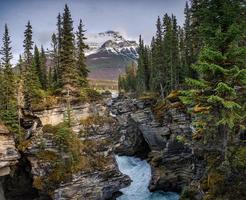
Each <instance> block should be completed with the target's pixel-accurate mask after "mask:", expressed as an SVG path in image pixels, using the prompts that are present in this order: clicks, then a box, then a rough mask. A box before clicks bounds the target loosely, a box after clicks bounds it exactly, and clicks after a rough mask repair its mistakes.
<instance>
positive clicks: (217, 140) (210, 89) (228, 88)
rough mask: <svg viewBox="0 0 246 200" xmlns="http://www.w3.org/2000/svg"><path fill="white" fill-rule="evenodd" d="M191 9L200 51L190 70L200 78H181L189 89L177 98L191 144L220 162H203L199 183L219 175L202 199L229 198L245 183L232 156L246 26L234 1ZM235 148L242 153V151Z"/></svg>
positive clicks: (244, 83) (245, 76)
mask: <svg viewBox="0 0 246 200" xmlns="http://www.w3.org/2000/svg"><path fill="white" fill-rule="evenodd" d="M195 5H197V6H198V7H196V8H197V9H196V10H195V12H196V13H195V15H199V19H200V21H199V23H200V24H199V26H198V28H199V35H200V36H202V38H203V41H204V46H205V47H204V48H203V49H202V51H201V53H200V55H199V60H198V62H197V63H196V64H194V65H193V66H192V67H193V69H194V71H195V72H196V73H197V74H198V77H199V78H195V79H192V78H189V79H187V80H186V83H187V85H188V86H189V87H190V90H186V91H183V92H182V93H183V97H182V98H181V99H182V101H183V102H184V103H186V104H188V105H189V107H191V112H192V114H193V115H194V126H195V130H196V131H195V133H194V134H193V139H194V142H195V145H197V144H199V147H200V148H203V147H204V148H205V149H206V146H207V145H209V150H207V149H206V154H205V155H206V156H205V159H207V158H209V157H210V156H214V155H215V154H214V153H215V152H216V160H219V163H218V162H210V160H207V162H208V166H207V170H206V174H205V175H204V177H202V180H201V182H203V181H205V180H208V179H209V177H210V176H211V174H216V175H217V174H218V175H220V176H221V177H223V181H222V182H221V184H216V185H213V187H212V186H211V185H209V183H208V184H205V185H204V186H203V187H205V189H206V191H207V192H206V194H205V197H204V198H211V199H217V198H221V199H232V198H233V197H234V196H232V195H233V194H230V193H231V192H230V190H231V187H233V185H237V186H238V185H245V180H244V179H243V178H242V177H244V176H245V166H244V167H242V165H239V164H238V163H239V162H240V161H238V159H239V157H238V156H237V153H234V152H235V151H236V152H237V147H236V145H235V144H236V143H235V141H236V140H235V138H236V137H237V136H236V135H237V132H238V130H241V129H242V130H245V115H244V113H245V93H246V91H245V88H246V70H245V59H244V58H245V52H246V51H245V47H242V46H240V41H241V39H242V38H243V37H245V36H244V29H243V28H242V27H245V23H244V22H242V21H241V20H240V19H241V18H242V17H243V16H242V13H243V12H242V10H243V9H244V6H243V5H242V4H241V2H240V1H237V0H233V1H231V0H224V1H217V0H211V1H199V2H198V1H196V4H195ZM193 12H194V11H193ZM218 19H219V20H218ZM240 148H241V149H244V150H245V147H240ZM240 148H239V149H240ZM218 149H219V150H218ZM235 149H236V150H235ZM241 153H242V152H241ZM242 156H244V157H245V154H242ZM235 157H236V159H235ZM239 166H240V167H239ZM232 177H233V178H232ZM220 188H223V192H221V190H220ZM201 189H203V188H201ZM237 194H238V195H239V196H240V198H241V196H242V198H243V197H244V187H242V189H240V187H237Z"/></svg>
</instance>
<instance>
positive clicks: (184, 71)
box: [178, 27, 189, 84]
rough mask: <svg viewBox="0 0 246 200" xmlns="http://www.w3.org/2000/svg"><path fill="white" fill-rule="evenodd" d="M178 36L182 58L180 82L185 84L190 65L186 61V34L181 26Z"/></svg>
mask: <svg viewBox="0 0 246 200" xmlns="http://www.w3.org/2000/svg"><path fill="white" fill-rule="evenodd" d="M178 37H179V60H180V67H179V83H180V84H183V83H184V80H185V77H188V75H189V73H188V66H187V63H186V57H185V52H186V51H185V43H184V40H185V36H184V30H183V29H182V28H181V27H179V31H178Z"/></svg>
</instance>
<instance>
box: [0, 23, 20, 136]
mask: <svg viewBox="0 0 246 200" xmlns="http://www.w3.org/2000/svg"><path fill="white" fill-rule="evenodd" d="M2 41H3V46H2V48H1V50H0V55H1V56H2V57H1V61H2V62H1V67H0V69H1V70H0V91H1V97H0V108H1V109H0V120H1V121H3V122H4V123H5V124H6V125H7V126H8V127H9V128H10V129H11V130H12V131H13V132H15V131H16V129H17V128H18V127H17V126H18V124H17V107H16V81H15V80H16V78H15V75H14V73H13V71H12V65H11V59H12V58H13V55H12V52H11V49H12V48H11V41H10V36H9V31H8V26H7V24H5V29H4V35H3V39H2Z"/></svg>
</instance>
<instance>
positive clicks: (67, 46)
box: [60, 5, 79, 89]
mask: <svg viewBox="0 0 246 200" xmlns="http://www.w3.org/2000/svg"><path fill="white" fill-rule="evenodd" d="M74 55H75V47H74V34H73V21H72V18H71V14H70V11H69V8H68V6H67V5H65V9H64V13H63V20H62V41H61V52H60V65H61V66H60V69H61V80H60V81H61V82H60V84H61V86H62V87H63V88H64V89H68V87H69V88H77V87H78V86H79V73H78V69H77V67H76V61H75V57H74Z"/></svg>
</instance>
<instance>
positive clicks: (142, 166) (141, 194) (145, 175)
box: [116, 156, 179, 200]
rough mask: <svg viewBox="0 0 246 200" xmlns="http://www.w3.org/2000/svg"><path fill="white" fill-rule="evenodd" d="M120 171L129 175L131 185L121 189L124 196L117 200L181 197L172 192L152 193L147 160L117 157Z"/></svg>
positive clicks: (155, 199) (169, 199) (153, 199)
mask: <svg viewBox="0 0 246 200" xmlns="http://www.w3.org/2000/svg"><path fill="white" fill-rule="evenodd" d="M116 161H117V164H118V167H119V170H120V171H121V172H122V173H123V174H126V175H128V176H129V177H130V178H131V180H132V182H131V185H130V186H128V187H126V188H123V189H121V190H120V191H121V192H122V193H123V195H122V196H120V197H118V198H117V200H178V199H179V195H178V194H176V193H172V192H153V193H152V192H150V191H149V190H148V185H149V182H150V179H151V168H150V165H149V164H148V163H147V162H146V161H145V160H140V159H139V158H135V157H129V156H116Z"/></svg>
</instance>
